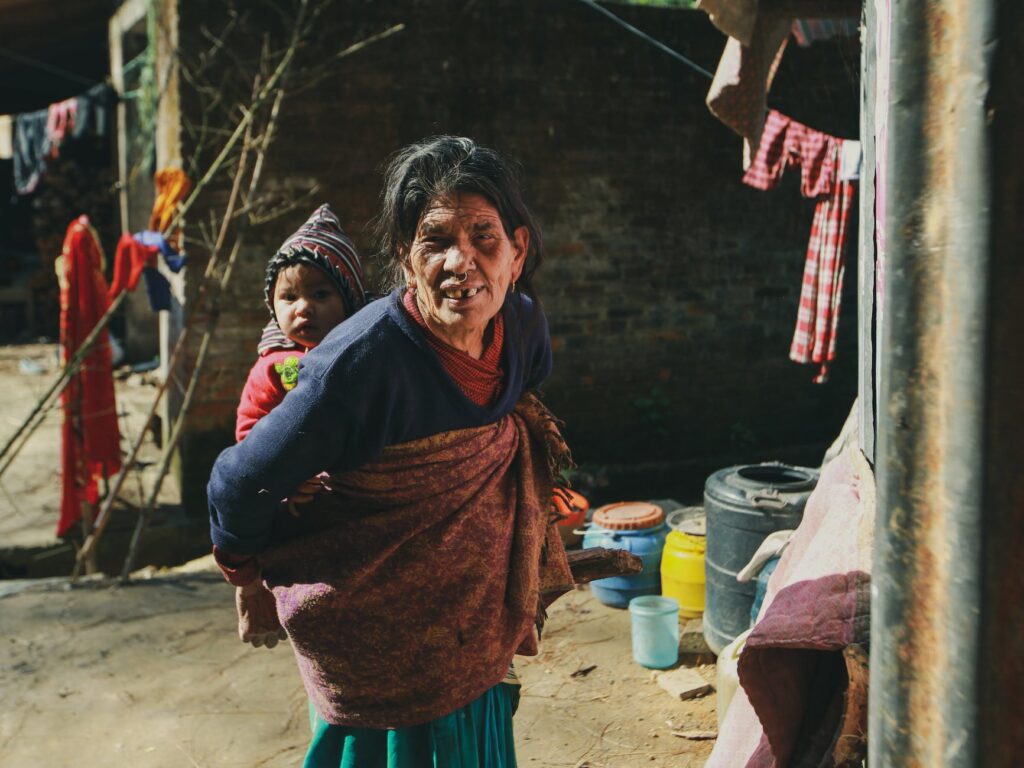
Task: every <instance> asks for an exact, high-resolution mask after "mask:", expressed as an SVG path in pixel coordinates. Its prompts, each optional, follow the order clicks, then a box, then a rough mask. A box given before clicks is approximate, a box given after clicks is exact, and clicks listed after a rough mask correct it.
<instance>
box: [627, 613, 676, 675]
mask: <svg viewBox="0 0 1024 768" xmlns="http://www.w3.org/2000/svg"><path fill="white" fill-rule="evenodd" d="M629 619H630V628H631V633H632V638H633V660H634V661H635V662H636V663H637V664H640V665H642V666H644V667H647V668H649V669H668V668H669V667H671V666H673V665H674V664H675V663H676V662H677V661H679V602H678V601H677V600H676V599H675V598H673V597H663V596H662V595H643V596H641V597H634V598H633V599H632V600H630V601H629Z"/></svg>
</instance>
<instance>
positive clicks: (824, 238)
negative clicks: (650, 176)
mask: <svg viewBox="0 0 1024 768" xmlns="http://www.w3.org/2000/svg"><path fill="white" fill-rule="evenodd" d="M843 143H844V142H843V140H842V139H837V138H835V137H834V136H829V135H828V134H825V133H822V132H821V131H816V130H814V129H813V128H809V127H807V126H806V125H803V124H802V123H798V122H796V121H795V120H791V119H790V118H788V117H786V116H785V115H783V114H781V113H779V112H776V111H775V110H771V111H770V112H769V113H768V118H767V119H766V120H765V126H764V131H763V133H762V134H761V143H760V145H759V147H758V150H757V155H756V156H755V158H754V161H753V163H752V164H751V166H750V168H748V169H747V172H746V173H745V174H744V175H743V182H744V183H745V184H747V185H748V186H751V187H754V188H755V189H761V190H769V189H773V188H774V187H775V186H776V185H777V184H778V183H779V180H780V179H781V178H782V174H783V173H784V172H785V170H786V168H788V167H790V166H800V176H801V183H800V191H801V192H802V193H803V195H804V197H810V198H816V199H817V200H818V204H817V206H816V207H815V209H814V222H813V224H812V225H811V237H810V240H809V241H808V243H807V256H806V261H805V265H804V277H803V286H802V288H801V291H800V307H799V310H798V311H797V321H796V329H795V331H794V333H793V341H792V343H791V345H790V349H789V357H790V359H791V360H793V361H794V362H797V363H813V364H816V365H819V366H821V367H820V368H819V370H818V373H817V375H816V376H815V378H814V381H815V383H818V384H821V383H824V382H825V381H827V380H828V369H829V364H830V363H831V362H832V361H833V360H835V356H836V330H837V328H838V324H839V309H840V304H841V300H842V292H843V276H844V274H845V266H846V264H845V261H846V260H845V251H846V237H847V232H848V230H849V223H850V211H851V210H852V209H853V199H854V190H855V187H854V182H852V181H840V180H839V170H840V156H841V153H842V146H843Z"/></svg>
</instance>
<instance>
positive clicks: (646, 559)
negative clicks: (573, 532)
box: [583, 501, 667, 608]
mask: <svg viewBox="0 0 1024 768" xmlns="http://www.w3.org/2000/svg"><path fill="white" fill-rule="evenodd" d="M666 532H667V529H666V527H665V513H664V512H663V511H662V509H661V507H659V506H658V505H657V504H651V503H650V502H646V501H620V502H617V503H615V504H608V505H606V506H603V507H600V508H599V509H597V510H595V511H594V517H593V519H592V520H591V525H590V527H589V528H588V529H587V532H586V533H585V534H584V536H583V548H584V549H590V548H591V547H607V548H608V549H625V550H627V551H629V552H631V553H633V554H634V555H636V556H637V557H639V558H640V559H641V560H643V563H644V569H643V570H642V571H641V572H640V573H637V574H634V575H632V576H615V577H612V578H610V579H598V580H597V581H593V582H591V584H590V588H591V590H592V591H593V593H594V597H596V598H597V599H598V600H600V601H601V602H602V603H604V604H605V605H611V606H614V607H615V608H625V607H626V606H627V605H629V601H630V600H632V599H633V598H634V597H639V596H640V595H657V594H659V593H660V592H661V550H662V548H663V547H664V546H665V534H666Z"/></svg>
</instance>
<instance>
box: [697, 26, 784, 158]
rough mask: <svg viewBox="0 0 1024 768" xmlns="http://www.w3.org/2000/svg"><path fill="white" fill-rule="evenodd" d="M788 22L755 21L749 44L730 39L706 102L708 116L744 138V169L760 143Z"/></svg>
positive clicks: (782, 51)
mask: <svg viewBox="0 0 1024 768" xmlns="http://www.w3.org/2000/svg"><path fill="white" fill-rule="evenodd" d="M790 22H791V19H789V18H787V17H772V16H768V17H766V16H764V15H763V14H762V15H761V16H759V17H758V18H757V21H756V23H755V25H754V29H753V34H752V36H751V40H750V45H749V46H747V45H743V44H742V43H741V42H740V41H739V40H737V39H735V38H732V37H730V38H729V40H728V41H727V42H726V44H725V50H724V51H723V52H722V58H721V60H720V61H719V62H718V69H717V70H716V71H715V77H714V79H713V80H712V81H711V88H710V90H709V91H708V95H707V98H706V99H705V101H706V103H707V105H708V109H710V110H711V113H712V114H713V115H714V116H715V117H717V118H718V119H719V120H721V121H722V122H723V123H725V124H726V125H727V126H728V127H729V128H731V129H732V130H733V131H735V132H736V133H738V134H739V135H740V136H742V137H743V140H744V141H743V167H744V168H746V167H748V166H749V165H750V160H751V157H752V155H753V154H754V152H755V151H756V148H757V147H758V145H759V144H760V141H761V130H762V128H763V126H764V114H765V110H766V109H767V105H766V100H767V93H768V90H769V89H770V88H771V85H772V80H773V79H774V78H775V71H776V70H777V69H778V66H779V62H780V61H781V60H782V54H783V53H784V51H785V49H786V41H787V39H788V35H789V27H790Z"/></svg>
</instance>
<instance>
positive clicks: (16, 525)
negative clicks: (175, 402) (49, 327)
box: [0, 344, 179, 556]
mask: <svg viewBox="0 0 1024 768" xmlns="http://www.w3.org/2000/svg"><path fill="white" fill-rule="evenodd" d="M59 369H60V366H59V362H58V347H57V345H56V344H20V345H7V346H0V392H2V393H3V406H2V409H0V443H2V444H6V443H7V441H8V439H10V437H11V436H12V435H13V434H14V432H15V430H17V429H18V427H19V426H20V425H21V424H22V422H23V421H24V420H25V419H26V417H27V416H28V415H29V413H31V412H32V409H33V407H34V406H35V405H36V404H37V403H38V401H39V398H40V397H42V395H43V394H44V393H45V392H46V391H47V389H49V387H50V385H51V384H52V383H53V380H54V379H55V378H56V376H57V372H58V371H59ZM115 389H116V396H117V409H118V424H119V427H120V430H121V437H122V445H125V446H127V445H128V444H130V443H133V442H134V441H135V439H136V438H137V436H138V434H139V430H141V429H142V426H143V421H144V419H145V416H146V414H147V413H148V412H149V408H150V405H151V404H152V402H153V398H154V397H155V395H156V387H155V374H131V375H130V376H127V377H125V378H122V379H118V380H117V381H116V382H115ZM61 421H62V417H61V410H60V401H59V400H58V401H57V403H56V407H54V408H53V409H51V410H50V411H48V412H47V414H46V417H45V418H44V420H43V422H42V424H41V425H40V426H39V428H38V429H37V430H36V431H35V432H34V433H32V435H31V436H30V437H29V438H28V440H27V441H26V442H25V444H24V446H23V447H22V448H21V449H20V451H19V452H18V454H17V456H16V457H15V458H14V461H13V463H12V464H11V466H10V468H9V469H8V470H7V471H6V472H5V473H4V474H3V476H2V477H0V547H3V548H12V547H20V548H30V547H53V546H54V545H56V544H58V543H60V542H59V540H58V539H57V538H56V526H57V518H58V516H59V509H60V430H61ZM159 455H160V452H159V449H158V448H157V447H156V446H155V445H154V444H153V442H152V440H151V439H150V440H147V441H145V442H144V443H143V448H142V450H141V451H140V453H139V463H140V464H141V465H142V466H140V467H139V468H138V470H137V471H134V470H133V471H132V473H131V474H130V475H129V477H128V479H127V482H126V483H125V485H124V487H123V489H122V492H121V494H120V495H119V498H122V499H124V500H125V501H126V502H128V504H129V505H134V506H135V507H138V505H139V504H140V503H141V500H142V498H143V494H144V491H145V490H148V489H149V488H150V487H152V483H153V479H154V477H155V475H156V466H155V462H156V461H157V459H158V458H159ZM5 461H6V459H5ZM158 502H159V503H160V504H164V505H176V504H178V503H179V494H178V488H177V485H176V483H175V481H174V477H173V475H168V477H167V479H166V480H165V481H164V484H163V486H162V489H161V493H160V496H159V499H158ZM124 506H125V505H119V509H122V508H124ZM70 546H71V545H70V544H67V545H66V547H67V548H70ZM47 554H48V555H49V556H57V552H56V551H50V552H48V553H47Z"/></svg>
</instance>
